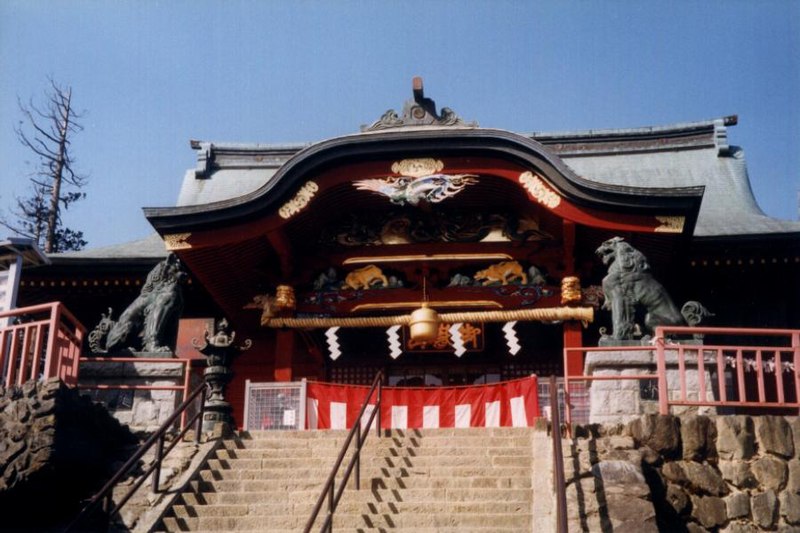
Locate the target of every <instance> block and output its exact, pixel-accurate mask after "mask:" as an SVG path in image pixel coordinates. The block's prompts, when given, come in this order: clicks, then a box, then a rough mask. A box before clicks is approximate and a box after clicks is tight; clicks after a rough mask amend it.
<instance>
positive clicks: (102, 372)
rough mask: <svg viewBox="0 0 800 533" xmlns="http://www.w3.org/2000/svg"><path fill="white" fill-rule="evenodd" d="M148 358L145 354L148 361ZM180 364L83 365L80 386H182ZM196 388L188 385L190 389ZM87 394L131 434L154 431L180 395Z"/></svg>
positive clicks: (111, 391)
mask: <svg viewBox="0 0 800 533" xmlns="http://www.w3.org/2000/svg"><path fill="white" fill-rule="evenodd" d="M151 355H152V354H147V357H150V356H151ZM184 370H185V365H184V363H183V361H178V360H175V361H174V362H165V363H139V362H133V363H115V362H84V363H81V367H80V384H81V385H89V386H92V385H106V386H112V387H113V386H118V385H123V386H124V385H160V386H172V387H174V386H183V379H184ZM193 386H196V385H194V384H192V385H191V386H190V388H191V387H193ZM87 393H88V394H90V395H91V396H92V399H93V400H94V401H97V402H100V403H102V404H103V405H105V407H106V409H108V411H109V412H110V413H111V414H112V415H113V416H114V418H116V419H117V420H119V421H120V422H121V423H123V424H126V425H128V426H129V427H130V428H131V429H134V430H144V431H152V430H155V429H157V428H158V427H159V426H160V425H161V424H162V423H163V422H164V421H165V420H166V419H167V418H168V417H169V416H170V415H171V414H172V413H173V412H174V410H175V408H176V407H177V406H178V405H179V404H180V402H181V394H180V392H178V391H171V390H166V391H164V390H139V391H131V390H122V389H113V388H110V389H104V390H99V389H89V390H87Z"/></svg>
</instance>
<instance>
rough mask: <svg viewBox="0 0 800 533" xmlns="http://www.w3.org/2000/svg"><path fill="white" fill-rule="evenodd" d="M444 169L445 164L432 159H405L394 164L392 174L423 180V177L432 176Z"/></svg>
mask: <svg viewBox="0 0 800 533" xmlns="http://www.w3.org/2000/svg"><path fill="white" fill-rule="evenodd" d="M443 168H444V163H442V162H441V161H439V160H438V159H433V158H432V157H423V158H420V159H403V160H402V161H397V162H395V163H394V164H392V172H394V173H395V174H400V175H401V176H411V177H413V178H421V177H423V176H430V175H431V174H436V173H438V172H441V171H442V169H443Z"/></svg>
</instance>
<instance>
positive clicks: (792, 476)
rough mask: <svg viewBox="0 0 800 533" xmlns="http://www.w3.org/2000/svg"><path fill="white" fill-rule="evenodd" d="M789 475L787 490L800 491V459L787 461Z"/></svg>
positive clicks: (796, 492) (797, 492)
mask: <svg viewBox="0 0 800 533" xmlns="http://www.w3.org/2000/svg"><path fill="white" fill-rule="evenodd" d="M786 464H787V466H788V470H789V476H788V479H787V481H786V491H787V492H792V493H795V494H799V493H800V460H797V459H790V460H789V461H787V462H786Z"/></svg>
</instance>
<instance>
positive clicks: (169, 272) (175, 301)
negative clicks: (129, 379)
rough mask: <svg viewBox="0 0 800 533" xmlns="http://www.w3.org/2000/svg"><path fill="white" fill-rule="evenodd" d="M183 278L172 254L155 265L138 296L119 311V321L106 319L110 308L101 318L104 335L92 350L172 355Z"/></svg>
mask: <svg viewBox="0 0 800 533" xmlns="http://www.w3.org/2000/svg"><path fill="white" fill-rule="evenodd" d="M185 278H186V273H185V272H184V271H183V269H182V267H181V263H180V261H179V260H178V257H177V256H176V255H175V254H170V255H169V256H168V257H167V258H166V259H164V260H163V261H161V262H160V263H159V264H157V265H156V266H155V267H154V268H153V270H151V271H150V273H149V274H147V279H146V280H145V283H144V286H143V287H142V290H141V292H140V293H139V296H138V297H137V298H136V299H135V300H134V301H133V302H132V303H131V304H130V305H129V306H128V307H127V309H125V311H123V312H122V315H120V317H119V320H117V321H116V322H113V321H111V320H110V315H111V310H110V309H109V316H108V317H106V316H105V315H104V320H105V322H106V323H105V328H106V329H108V336H107V337H106V338H105V342H104V343H102V342H101V339H96V341H97V342H96V347H95V351H99V352H109V353H113V352H119V351H123V350H128V351H132V352H147V353H166V352H172V351H173V349H174V345H175V340H176V337H177V333H178V322H179V320H180V316H181V313H182V312H183V293H182V288H181V284H182V282H183V280H184V279H185ZM109 322H110V324H109ZM102 324H103V322H102V321H101V325H102ZM109 326H110V327H109ZM98 327H100V326H98ZM102 344H105V346H103V345H102Z"/></svg>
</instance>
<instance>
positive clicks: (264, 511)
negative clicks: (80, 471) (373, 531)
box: [174, 497, 530, 518]
mask: <svg viewBox="0 0 800 533" xmlns="http://www.w3.org/2000/svg"><path fill="white" fill-rule="evenodd" d="M313 507H314V504H313V503H297V502H292V501H288V500H286V501H282V502H265V503H257V504H228V505H225V504H220V505H176V506H175V507H174V512H175V516H176V517H178V518H199V517H203V516H274V515H287V514H293V515H297V516H304V517H306V518H308V516H310V514H311V511H312V509H313ZM528 507H529V506H528V505H527V504H526V503H523V502H510V503H509V502H489V503H487V502H469V503H446V502H445V503H443V502H416V503H415V502H395V501H387V502H367V503H364V502H353V501H348V499H347V498H346V497H345V498H343V499H342V501H341V502H340V503H339V507H338V508H337V510H336V513H337V514H339V513H341V514H357V513H362V514H378V515H381V514H398V513H439V512H442V511H445V510H446V511H447V512H450V513H459V514H499V513H514V514H517V513H528V512H530V509H529V508H528Z"/></svg>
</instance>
